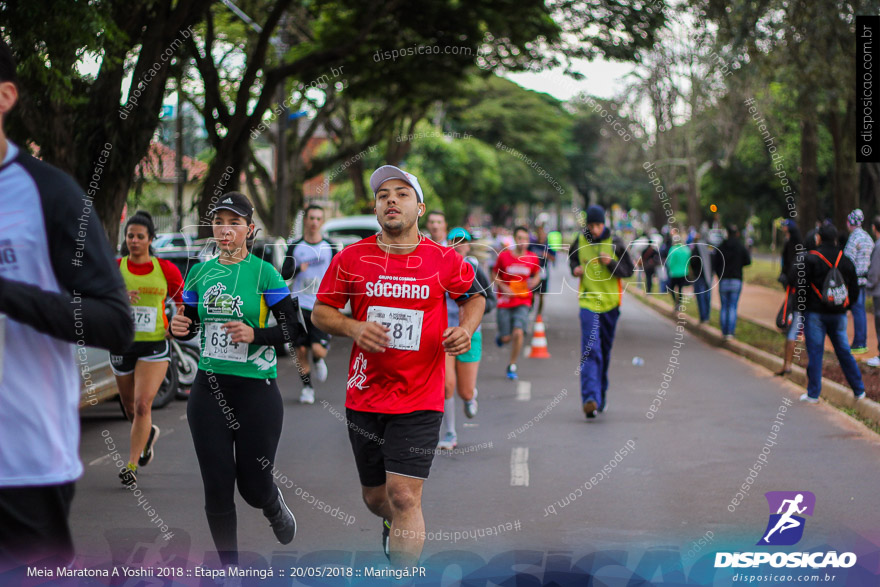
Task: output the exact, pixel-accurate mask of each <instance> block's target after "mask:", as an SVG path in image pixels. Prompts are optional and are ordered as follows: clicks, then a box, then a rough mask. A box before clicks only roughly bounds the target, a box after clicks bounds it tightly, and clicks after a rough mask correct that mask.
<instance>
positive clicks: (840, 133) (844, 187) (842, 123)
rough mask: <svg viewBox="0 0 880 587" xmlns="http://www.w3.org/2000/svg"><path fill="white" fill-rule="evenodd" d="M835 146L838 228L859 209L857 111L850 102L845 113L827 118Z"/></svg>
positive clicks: (834, 186)
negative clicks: (856, 145)
mask: <svg viewBox="0 0 880 587" xmlns="http://www.w3.org/2000/svg"><path fill="white" fill-rule="evenodd" d="M828 123H829V130H830V131H831V138H832V141H833V144H834V175H833V178H834V181H833V194H834V223H835V225H837V227H838V229H839V230H840V229H842V228H844V227H845V226H846V217H847V215H848V214H849V213H850V212H852V211H853V210H854V209H856V208H858V207H859V192H858V189H857V188H858V186H857V183H856V180H857V178H858V175H857V174H858V163H856V159H855V134H854V133H853V132H852V129H854V128H855V124H856V123H855V108H854V107H853V103H852V102H851V101H850V102H849V103H847V105H846V110H845V111H844V112H843V113H840V112H838V111H835V110H832V111H831V112H830V114H829V117H828Z"/></svg>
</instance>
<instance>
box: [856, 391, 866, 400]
mask: <svg viewBox="0 0 880 587" xmlns="http://www.w3.org/2000/svg"><path fill="white" fill-rule="evenodd" d="M863 397H865V392H864V391H863V392H862V393H857V394H856V401H858V400H860V399H862V398H863Z"/></svg>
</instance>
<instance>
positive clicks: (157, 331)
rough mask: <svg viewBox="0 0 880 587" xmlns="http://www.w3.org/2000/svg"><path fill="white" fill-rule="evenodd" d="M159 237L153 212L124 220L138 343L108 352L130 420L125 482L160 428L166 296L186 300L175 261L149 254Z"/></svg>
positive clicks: (124, 263) (147, 457)
mask: <svg viewBox="0 0 880 587" xmlns="http://www.w3.org/2000/svg"><path fill="white" fill-rule="evenodd" d="M154 238H156V228H155V227H154V226H153V217H152V216H150V215H149V214H148V213H147V212H137V213H135V214H134V215H132V216H131V217H130V218H129V219H128V222H126V223H125V246H126V248H127V249H128V254H127V255H125V256H124V257H122V258H121V259H119V271H120V272H121V273H122V279H123V280H124V281H125V288H126V290H128V299H129V301H130V302H131V315H132V318H133V320H134V342H133V343H132V344H131V346H130V347H129V348H127V349H125V351H123V352H122V353H119V354H114V355H110V369H111V370H112V371H113V375H115V376H116V387H117V388H118V389H119V397H120V398H122V407H123V409H124V410H125V415H126V416H127V417H128V419H129V420H130V421H131V423H132V424H131V438H130V443H129V457H128V465H126V467H125V468H124V469H123V470H122V471H120V472H119V478H120V479H121V480H122V484H123V485H132V484H133V483H136V482H137V470H138V467H145V466H147V465H149V464H150V463H151V462H152V461H153V456H154V450H153V447H154V445H155V444H156V440H157V439H158V438H159V427H158V426H156V425H155V424H153V399H154V398H155V397H156V394H157V393H158V392H159V387H160V386H161V385H162V381H163V380H164V379H165V374H166V372H167V371H168V365H169V363H170V362H171V345H170V344H169V343H168V340H166V336H167V335H168V318H166V317H165V299H166V298H168V297H171V298H173V299H174V302H175V303H176V304H177V305H178V306H179V305H181V304H182V303H183V276H182V275H181V274H180V269H178V268H177V267H176V266H175V265H174V264H173V263H171V261H167V260H165V259H159V258H157V257H154V256H151V253H152V250H151V243H152V242H153V239H154Z"/></svg>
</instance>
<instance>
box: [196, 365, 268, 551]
mask: <svg viewBox="0 0 880 587" xmlns="http://www.w3.org/2000/svg"><path fill="white" fill-rule="evenodd" d="M186 415H187V419H188V420H189V429H190V432H191V433H192V437H193V444H194V445H195V449H196V457H197V458H198V459H199V469H201V472H202V482H203V483H204V485H205V513H206V514H207V516H208V526H209V527H210V528H211V535H212V536H213V538H214V544H215V546H216V547H217V551H218V552H219V553H220V559H221V562H223V563H224V564H228V563H235V562H236V560H234V559H235V558H237V557H236V556H235V555H234V554H233V553H235V552H237V550H238V546H237V545H238V541H237V538H236V515H235V484H236V482H237V483H238V491H239V493H240V494H241V496H242V497H243V498H244V500H245V501H246V502H247V503H248V504H249V505H251V506H252V507H255V508H268V507H270V506H272V505H274V504H275V502H276V500H277V495H278V489H277V488H276V486H275V482H274V481H273V479H272V468H270V467H264V466H263V465H262V464H261V461H262V462H264V463H265V462H267V461H268V462H269V463H274V462H275V451H276V449H277V448H278V441H279V439H280V438H281V424H282V420H283V417H284V405H283V403H282V401H281V392H280V391H279V390H278V386H277V385H276V384H275V380H274V379H254V378H252V377H237V376H234V375H220V374H216V373H215V374H211V375H208V374H207V373H206V372H205V371H203V370H201V369H199V371H198V373H197V374H196V378H195V381H194V382H193V385H192V389H191V391H190V395H189V400H188V401H187V406H186ZM263 459H266V460H267V461H263Z"/></svg>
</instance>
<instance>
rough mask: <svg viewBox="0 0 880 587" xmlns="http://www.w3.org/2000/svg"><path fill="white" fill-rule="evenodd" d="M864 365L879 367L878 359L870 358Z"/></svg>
mask: <svg viewBox="0 0 880 587" xmlns="http://www.w3.org/2000/svg"><path fill="white" fill-rule="evenodd" d="M865 365H867V366H868V367H880V357H871V358H870V359H868V360H867V361H865Z"/></svg>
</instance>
